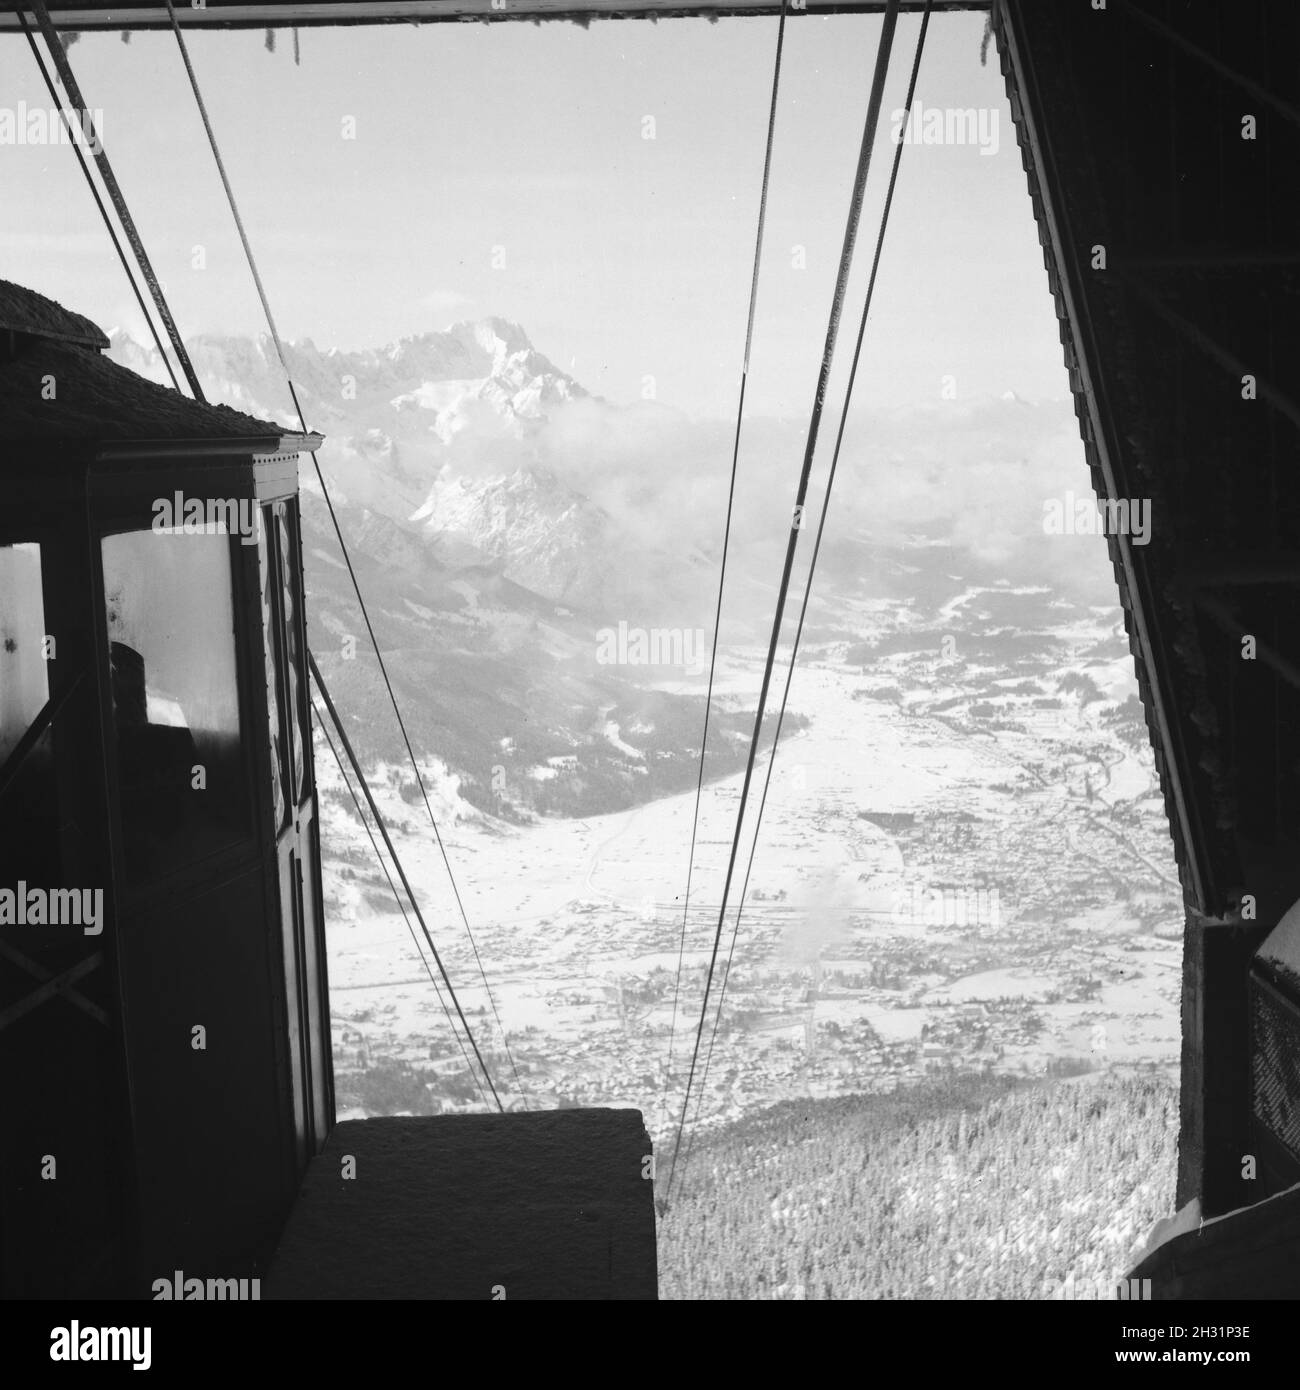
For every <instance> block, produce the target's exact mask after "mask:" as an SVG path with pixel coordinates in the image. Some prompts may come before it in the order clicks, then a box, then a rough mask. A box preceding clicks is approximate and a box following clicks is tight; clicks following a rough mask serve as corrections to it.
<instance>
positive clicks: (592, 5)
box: [0, 0, 989, 33]
mask: <svg viewBox="0 0 1300 1390" xmlns="http://www.w3.org/2000/svg"><path fill="white" fill-rule="evenodd" d="M885 3H886V0H803V3H802V4H800V3H797V2H796V0H790V9H789V13H790V16H791V17H792V18H797V17H798V16H799V15H801V14H818V15H827V14H878V13H881V12H883V10H884V8H885ZM933 7H934V9H935V10H936V11H939V10H987V9H988V8H989V0H934V6H933ZM20 8H22V7H21V6H20V5H16V4H14V3H13V0H0V32H2V31H5V30H13V31H14V32H19V25H18V20H17V11H18V10H19V9H20ZM901 8H902V9H903V10H904V11H912V12H920V11H921V10H923V9H924V8H925V0H901ZM48 9H49V12H50V16H51V18H52V19H53V21H54V24H55V26H56V27H57V28H58V29H59V30H60V31H61V32H64V33H66V32H68V31H71V30H76V31H89V30H95V29H108V30H117V31H125V30H135V29H168V28H170V27H171V21H170V20H169V19H168V16H167V7H166V6H165V5H162V4H127V5H119V4H115V3H113V0H76V2H75V3H72V4H58V3H55V4H51V5H49V6H48ZM780 12H781V3H780V0H694V3H683V2H682V0H495V3H494V2H493V0H309V3H296V2H295V0H204V3H203V4H196V3H191V0H176V18H177V20H178V22H179V23H180V24H181V26H182V27H183V28H186V29H275V28H294V29H302V28H311V27H314V26H319V25H332V24H438V23H447V22H450V23H476V22H481V23H491V24H497V23H511V22H518V21H527V22H529V23H535V22H538V21H540V20H561V21H569V22H572V23H577V24H584V25H585V24H587V23H589V22H590V21H591V20H593V19H651V20H655V19H691V18H703V19H709V20H717V19H723V18H754V17H757V16H761V15H773V16H774V15H777V14H779V13H780Z"/></svg>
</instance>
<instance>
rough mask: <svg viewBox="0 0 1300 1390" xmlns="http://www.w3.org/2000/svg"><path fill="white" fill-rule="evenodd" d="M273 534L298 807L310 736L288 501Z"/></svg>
mask: <svg viewBox="0 0 1300 1390" xmlns="http://www.w3.org/2000/svg"><path fill="white" fill-rule="evenodd" d="M275 521H276V527H275V534H276V539H277V544H278V547H279V555H280V591H281V593H282V594H283V596H284V634H285V653H286V655H287V657H288V662H287V667H286V669H287V671H288V679H289V711H288V713H289V722H290V727H291V731H292V739H291V741H292V744H293V801H294V805H295V806H296V805H298V803H299V802H301V801H302V798H303V790H304V778H305V770H304V769H305V764H304V758H305V749H306V746H307V739H308V737H309V734H308V727H307V699H306V694H307V692H306V690H305V689H303V688H302V682H301V681H300V680H299V677H298V672H299V671H300V670H301V669H302V668H303V666H304V665H305V662H304V661H303V655H302V638H301V634H300V627H301V623H302V607H301V604H300V603H299V602H298V582H299V575H298V566H297V564H296V558H297V555H298V549H297V544H296V537H295V535H294V517H293V516H292V515H291V514H290V510H289V504H288V503H287V502H277V503H276V504H275Z"/></svg>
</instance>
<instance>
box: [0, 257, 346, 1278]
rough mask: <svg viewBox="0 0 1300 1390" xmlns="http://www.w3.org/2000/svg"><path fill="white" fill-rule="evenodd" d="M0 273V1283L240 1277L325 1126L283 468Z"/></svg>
mask: <svg viewBox="0 0 1300 1390" xmlns="http://www.w3.org/2000/svg"><path fill="white" fill-rule="evenodd" d="M107 347H108V340H107V338H105V337H104V335H103V334H102V333H100V331H99V330H98V329H97V328H96V327H95V326H94V325H93V324H92V323H90V322H89V321H87V320H86V319H84V318H81V317H79V316H78V315H75V314H71V313H68V312H66V311H65V310H63V309H61V308H60V307H59V306H58V305H57V304H54V303H53V302H51V301H50V300H48V299H45V298H43V297H42V296H40V295H37V294H33V293H31V292H29V291H27V290H23V289H20V288H19V287H17V286H15V285H11V284H7V283H0V412H2V422H0V440H2V441H3V465H2V467H0V497H2V498H3V502H2V503H0V865H2V868H0V1076H3V1079H4V1110H5V1123H4V1126H3V1128H2V1129H0V1175H2V1177H0V1252H2V1253H0V1260H2V1264H0V1270H2V1273H0V1286H2V1287H3V1292H4V1293H5V1294H6V1295H8V1296H24V1295H54V1296H59V1295H69V1296H71V1295H84V1294H97V1293H107V1292H116V1291H121V1290H123V1289H129V1288H136V1289H139V1287H140V1283H141V1280H143V1281H144V1283H145V1285H146V1286H147V1285H148V1283H150V1282H151V1280H152V1278H153V1277H154V1275H155V1273H157V1274H162V1273H163V1272H165V1273H166V1274H167V1275H168V1277H170V1276H171V1275H172V1273H173V1271H175V1270H177V1269H180V1270H190V1271H193V1272H194V1273H195V1274H196V1275H204V1276H208V1275H210V1276H221V1277H225V1276H230V1277H234V1276H241V1275H248V1274H249V1273H251V1272H254V1271H255V1270H256V1269H257V1268H258V1266H259V1262H260V1261H261V1260H262V1259H263V1258H264V1256H265V1255H266V1253H267V1249H268V1242H269V1241H270V1240H271V1239H272V1238H273V1237H274V1235H275V1234H276V1233H277V1232H278V1230H279V1228H280V1225H281V1224H282V1222H283V1219H284V1217H285V1215H286V1213H287V1210H288V1207H289V1203H290V1201H291V1200H292V1197H293V1194H294V1192H295V1190H296V1188H297V1185H298V1182H299V1180H300V1178H301V1176H302V1174H303V1172H304V1170H305V1168H306V1165H307V1162H308V1159H309V1158H310V1157H311V1155H312V1154H314V1153H315V1152H316V1150H317V1148H318V1146H319V1145H320V1144H321V1143H322V1141H323V1140H324V1139H325V1137H326V1135H327V1134H328V1132H329V1128H330V1125H331V1123H332V1121H333V1113H334V1112H333V1094H332V1085H333V1078H332V1070H331V1062H330V1035H329V1016H328V1009H327V1004H326V994H325V988H326V984H325V957H324V924H323V921H322V915H321V894H320V853H319V848H318V840H317V824H316V792H315V783H314V779H313V773H312V750H311V738H310V730H309V724H308V712H307V696H306V680H307V675H306V656H305V630H304V620H303V607H302V558H301V551H300V545H299V538H298V500H297V491H298V475H297V461H298V454H299V452H300V451H301V450H303V449H310V448H313V447H316V446H317V445H318V444H319V443H320V440H319V438H318V437H316V436H312V435H302V434H291V433H287V432H286V431H285V430H283V429H282V428H281V427H279V426H278V425H273V424H268V423H266V422H265V421H261V420H255V419H252V418H251V417H249V416H247V415H241V414H239V413H237V412H236V411H234V410H231V409H228V408H227V407H225V406H213V405H206V404H202V403H199V402H197V401H193V400H189V399H185V398H183V397H181V396H180V395H179V394H178V393H177V392H175V391H172V390H169V389H166V388H164V387H161V386H156V385H153V384H152V383H150V382H148V381H145V380H143V379H142V378H140V377H139V376H136V375H135V374H134V373H132V372H130V371H128V370H126V369H125V368H123V367H120V366H117V365H116V364H114V363H113V362H111V361H109V360H108V359H107V358H106V357H103V356H102V355H101V352H102V350H103V349H104V348H107Z"/></svg>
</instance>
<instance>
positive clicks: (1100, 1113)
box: [657, 1068, 1178, 1299]
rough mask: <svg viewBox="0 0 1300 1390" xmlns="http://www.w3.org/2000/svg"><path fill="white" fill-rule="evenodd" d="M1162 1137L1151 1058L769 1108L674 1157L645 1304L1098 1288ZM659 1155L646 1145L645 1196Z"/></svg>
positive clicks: (1174, 1096) (1105, 1281)
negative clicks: (1045, 1075)
mask: <svg viewBox="0 0 1300 1390" xmlns="http://www.w3.org/2000/svg"><path fill="white" fill-rule="evenodd" d="M1177 1140H1178V1092H1177V1085H1176V1082H1175V1080H1174V1079H1173V1078H1172V1077H1171V1076H1170V1075H1169V1073H1168V1072H1166V1071H1163V1070H1159V1069H1154V1068H1152V1069H1141V1070H1118V1069H1117V1070H1111V1071H1107V1072H1104V1073H1101V1074H1094V1075H1090V1076H1081V1077H1072V1078H1069V1079H1064V1080H1043V1081H1025V1080H1017V1079H1015V1078H1010V1077H996V1076H987V1075H985V1076H975V1077H972V1076H969V1075H954V1076H950V1077H947V1078H944V1079H936V1080H931V1081H929V1082H927V1083H925V1084H924V1085H922V1086H917V1087H910V1088H906V1089H900V1090H898V1091H896V1092H894V1093H892V1094H890V1095H881V1096H855V1097H847V1098H843V1099H836V1100H821V1101H789V1102H784V1103H782V1104H780V1105H777V1106H774V1107H773V1108H771V1109H769V1110H766V1111H764V1112H762V1113H761V1114H759V1115H755V1116H753V1117H750V1118H747V1119H745V1120H742V1121H740V1122H738V1123H736V1124H734V1125H730V1126H728V1127H727V1128H726V1129H724V1130H720V1131H718V1132H716V1133H715V1134H712V1135H708V1136H704V1135H702V1136H701V1137H700V1138H699V1139H698V1140H697V1141H696V1144H695V1147H694V1152H693V1153H691V1156H690V1161H689V1165H687V1166H686V1167H685V1168H684V1169H682V1167H681V1162H680V1161H679V1178H678V1182H677V1183H676V1184H675V1185H674V1191H673V1195H672V1198H671V1204H670V1206H669V1208H668V1209H667V1211H666V1212H664V1213H663V1214H662V1215H661V1218H660V1225H659V1287H660V1297H662V1298H685V1299H714V1298H720V1299H771V1298H776V1299H801V1298H806V1299H831V1298H866V1299H931V1298H933V1299H1046V1298H1061V1297H1066V1298H1071V1297H1074V1298H1077V1297H1097V1296H1099V1293H1098V1291H1102V1292H1101V1294H1100V1296H1107V1294H1106V1292H1105V1291H1106V1290H1108V1289H1110V1288H1111V1287H1113V1284H1114V1283H1115V1281H1117V1280H1118V1279H1120V1278H1122V1277H1123V1275H1124V1274H1125V1273H1126V1272H1127V1270H1128V1269H1129V1267H1130V1263H1131V1261H1130V1257H1131V1255H1132V1253H1133V1250H1134V1247H1135V1246H1136V1245H1137V1244H1138V1243H1139V1242H1140V1241H1141V1240H1142V1239H1143V1238H1144V1237H1145V1236H1146V1234H1147V1232H1148V1231H1149V1230H1150V1228H1151V1226H1152V1224H1153V1223H1154V1222H1155V1221H1156V1220H1158V1219H1159V1218H1161V1217H1163V1216H1167V1215H1169V1214H1170V1213H1171V1212H1172V1211H1173V1201H1174V1178H1175V1169H1176V1158H1177ZM688 1144H689V1136H688V1140H687V1141H686V1142H685V1143H684V1144H683V1148H682V1155H683V1158H684V1157H685V1154H686V1152H687V1146H688ZM670 1160H671V1145H669V1144H665V1145H662V1146H661V1148H660V1152H659V1156H658V1164H657V1187H658V1190H659V1196H660V1198H661V1205H662V1198H663V1196H664V1193H665V1190H666V1187H667V1180H668V1172H669V1167H670ZM682 1172H684V1173H685V1177H684V1179H683V1177H682ZM1109 1296H1112V1297H1113V1296H1114V1295H1113V1294H1110V1295H1109Z"/></svg>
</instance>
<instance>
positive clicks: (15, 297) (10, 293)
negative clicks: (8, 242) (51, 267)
mask: <svg viewBox="0 0 1300 1390" xmlns="http://www.w3.org/2000/svg"><path fill="white" fill-rule="evenodd" d="M0 330H4V331H7V332H10V333H22V334H25V335H31V336H34V337H38V338H48V339H50V340H51V341H52V342H63V343H78V344H80V345H81V346H82V347H92V348H106V347H107V346H108V338H107V337H106V336H105V335H104V334H103V333H102V332H101V331H100V329H99V328H98V327H97V326H96V325H95V324H93V323H91V321H90V320H89V319H88V318H85V317H83V316H82V315H81V314H74V313H73V312H72V311H71V310H70V309H65V308H64V307H63V305H62V304H56V303H55V302H54V300H52V299H49V298H47V297H46V296H45V295H43V294H37V293H36V291H35V290H29V289H27V288H25V287H24V286H23V285H15V284H14V283H13V282H12V281H9V280H0Z"/></svg>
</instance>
